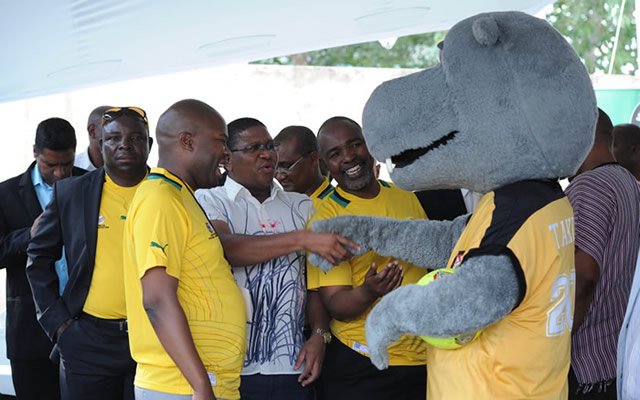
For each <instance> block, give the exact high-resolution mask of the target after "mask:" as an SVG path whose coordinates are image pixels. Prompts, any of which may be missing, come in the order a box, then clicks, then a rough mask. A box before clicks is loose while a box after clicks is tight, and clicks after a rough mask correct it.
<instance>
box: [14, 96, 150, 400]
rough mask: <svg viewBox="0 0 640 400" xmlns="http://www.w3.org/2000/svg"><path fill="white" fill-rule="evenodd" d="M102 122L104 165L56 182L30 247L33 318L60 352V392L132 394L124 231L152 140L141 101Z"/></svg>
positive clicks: (111, 399) (80, 396) (68, 399)
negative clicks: (58, 263) (64, 277)
mask: <svg viewBox="0 0 640 400" xmlns="http://www.w3.org/2000/svg"><path fill="white" fill-rule="evenodd" d="M101 124H102V138H101V140H100V147H101V150H102V157H103V158H104V162H105V164H104V167H103V168H98V169H96V170H94V171H92V172H90V173H87V174H84V175H82V176H80V177H78V179H62V180H59V181H57V182H56V184H55V186H54V191H53V198H52V199H51V201H50V202H49V205H48V206H47V208H46V209H45V211H44V213H43V214H42V216H41V217H40V222H39V224H38V227H37V229H36V230H35V232H34V235H33V238H32V239H31V241H30V242H29V247H28V250H27V253H28V256H29V258H30V259H31V260H32V261H33V263H32V264H31V265H29V266H27V277H28V278H29V283H30V285H31V289H32V291H33V299H34V302H35V305H36V312H37V316H38V322H39V323H40V325H41V326H42V328H43V329H44V330H45V332H46V334H47V335H48V336H49V338H50V339H51V340H52V341H53V342H54V343H55V348H54V350H57V351H58V352H59V354H60V390H61V394H62V399H64V400H76V399H77V400H85V399H96V400H102V399H104V400H115V399H127V400H129V399H133V376H134V373H135V368H136V366H135V363H134V361H133V359H132V358H131V354H130V352H129V339H128V335H127V311H126V306H125V290H124V276H123V268H122V234H123V230H124V223H125V218H126V215H127V209H128V207H129V204H130V202H131V200H132V199H133V195H134V193H135V191H136V189H137V187H138V186H139V184H140V182H142V180H143V179H144V178H145V176H146V175H147V164H146V163H147V157H148V156H149V149H150V147H151V143H152V141H151V138H150V137H149V124H148V120H147V116H146V114H145V112H144V111H143V110H142V109H140V108H135V107H131V108H122V107H121V108H112V109H108V110H106V111H105V112H104V114H103V118H102V120H101ZM63 246H64V250H65V254H66V259H67V267H68V276H69V281H68V282H67V285H66V286H65V288H64V291H63V292H62V294H60V292H59V286H60V281H59V278H58V275H57V274H56V270H55V266H54V264H55V260H57V259H59V258H60V256H61V254H62V247H63ZM33 384H37V382H33Z"/></svg>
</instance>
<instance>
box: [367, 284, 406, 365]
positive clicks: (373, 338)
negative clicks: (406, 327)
mask: <svg viewBox="0 0 640 400" xmlns="http://www.w3.org/2000/svg"><path fill="white" fill-rule="evenodd" d="M403 291H404V290H403V288H402V287H400V288H398V289H396V290H394V291H393V292H391V293H389V294H388V295H386V296H385V297H384V298H383V299H382V300H381V301H380V302H379V303H378V304H377V305H376V306H375V307H374V308H373V310H371V312H370V313H369V315H368V317H367V321H366V322H365V325H364V328H365V332H366V335H367V346H368V347H369V357H370V358H371V363H372V364H373V365H375V366H376V368H378V369H386V368H387V367H388V366H389V352H388V351H387V348H388V347H389V346H390V345H392V344H393V343H394V342H396V341H398V340H399V339H400V338H401V337H402V335H404V332H402V330H400V329H399V328H398V327H397V326H396V325H395V324H394V322H393V318H392V316H391V315H390V314H389V313H391V312H393V307H390V306H393V305H394V301H398V300H397V299H398V298H401V297H402V296H403ZM398 296H400V297H398ZM385 300H386V301H385Z"/></svg>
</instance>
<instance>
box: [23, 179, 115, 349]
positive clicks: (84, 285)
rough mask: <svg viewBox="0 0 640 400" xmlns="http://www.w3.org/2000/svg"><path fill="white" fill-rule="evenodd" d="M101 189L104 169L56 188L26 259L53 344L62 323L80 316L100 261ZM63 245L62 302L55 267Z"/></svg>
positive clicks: (40, 317)
mask: <svg viewBox="0 0 640 400" xmlns="http://www.w3.org/2000/svg"><path fill="white" fill-rule="evenodd" d="M103 185H104V169H103V168H99V169H96V170H95V171H91V172H89V173H87V174H84V175H83V176H80V177H77V178H71V179H65V180H61V181H59V182H56V184H55V186H54V191H53V198H52V199H51V202H50V203H49V205H48V206H47V208H46V210H45V212H44V213H43V214H42V218H40V223H39V224H38V228H37V230H36V232H35V234H34V235H33V238H32V239H31V241H30V242H29V247H28V250H27V253H28V255H29V258H30V259H31V261H32V263H31V265H29V266H27V276H28V278H29V282H30V283H31V288H32V290H33V298H34V300H35V304H36V312H37V316H38V321H39V322H40V325H41V326H42V328H43V329H44V330H45V332H46V333H47V335H48V336H49V338H51V340H54V339H55V334H56V331H57V329H58V327H60V325H62V323H64V322H65V321H66V320H68V319H69V318H74V317H77V316H78V315H79V314H80V313H81V311H82V308H83V307H84V303H85V300H86V299H87V294H88V293H89V286H90V284H91V278H92V276H93V266H94V261H95V258H96V242H97V237H98V214H99V212H100V199H101V197H102V187H103ZM63 243H64V248H65V254H66V257H67V267H68V270H69V282H67V285H66V286H65V289H64V291H63V292H62V296H60V295H59V290H58V283H59V282H58V276H57V275H56V272H55V267H54V264H55V260H57V259H58V258H60V254H61V252H62V246H63Z"/></svg>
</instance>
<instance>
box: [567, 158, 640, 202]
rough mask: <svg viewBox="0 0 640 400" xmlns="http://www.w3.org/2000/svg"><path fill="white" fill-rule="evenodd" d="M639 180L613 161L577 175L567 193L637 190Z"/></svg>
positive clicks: (592, 193)
mask: <svg viewBox="0 0 640 400" xmlns="http://www.w3.org/2000/svg"><path fill="white" fill-rule="evenodd" d="M637 184H638V181H637V180H636V179H635V177H634V176H633V175H632V174H631V173H630V172H629V171H627V170H626V169H625V168H624V167H622V166H620V165H619V164H616V163H612V164H607V165H603V166H600V167H597V168H594V169H592V170H589V171H585V172H583V173H581V174H580V175H578V176H576V177H575V178H574V179H573V180H572V181H571V183H570V184H569V186H567V189H566V193H567V196H569V197H570V198H571V197H572V196H576V195H578V194H580V195H587V196H589V195H591V196H596V195H598V194H605V193H613V192H615V191H618V190H634V191H635V190H637V187H636V186H637Z"/></svg>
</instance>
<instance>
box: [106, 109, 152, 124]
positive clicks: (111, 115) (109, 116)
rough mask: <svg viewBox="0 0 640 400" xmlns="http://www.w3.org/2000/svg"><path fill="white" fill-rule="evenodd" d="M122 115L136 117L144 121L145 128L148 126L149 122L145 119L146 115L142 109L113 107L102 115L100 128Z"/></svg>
mask: <svg viewBox="0 0 640 400" xmlns="http://www.w3.org/2000/svg"><path fill="white" fill-rule="evenodd" d="M124 114H129V115H133V116H134V117H138V118H140V119H142V120H143V121H144V123H145V124H147V126H149V120H148V119H147V113H146V112H144V110H143V109H142V108H139V107H114V108H109V109H108V110H105V112H104V113H102V126H104V124H106V123H107V122H111V121H114V120H116V119H118V118H120V117H121V116H123V115H124Z"/></svg>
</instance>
